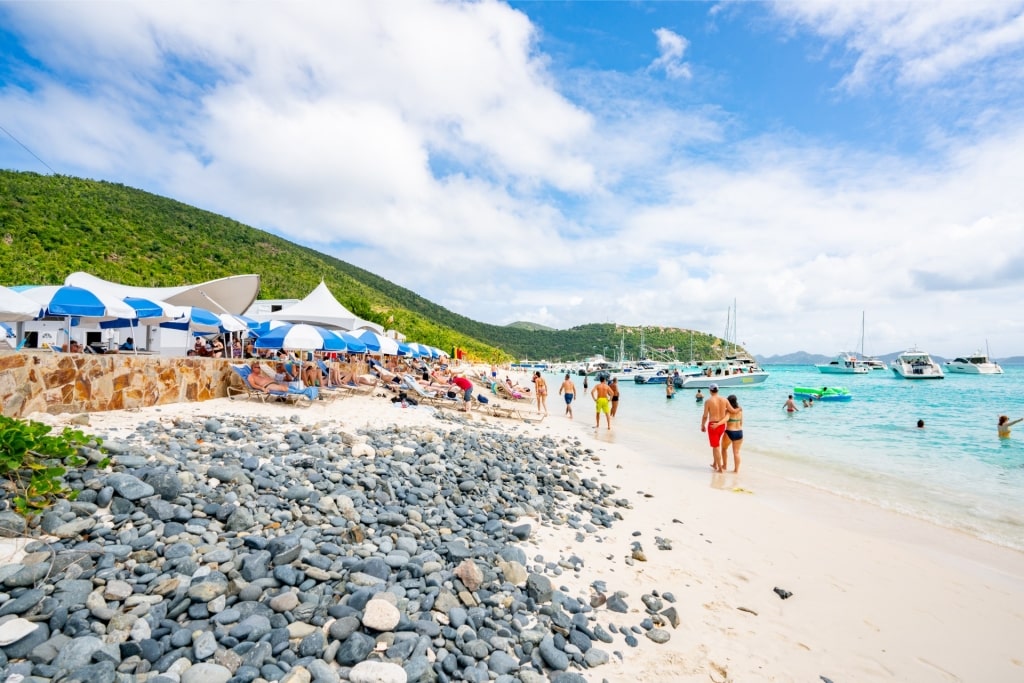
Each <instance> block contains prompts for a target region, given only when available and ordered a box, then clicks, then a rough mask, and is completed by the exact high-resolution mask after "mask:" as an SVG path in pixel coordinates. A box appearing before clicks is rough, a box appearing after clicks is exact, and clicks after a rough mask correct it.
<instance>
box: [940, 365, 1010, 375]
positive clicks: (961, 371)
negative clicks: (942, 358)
mask: <svg viewBox="0 0 1024 683" xmlns="http://www.w3.org/2000/svg"><path fill="white" fill-rule="evenodd" d="M946 372H948V373H950V374H951V375H1001V374H1003V369H1002V368H1000V367H998V366H997V367H995V368H981V367H978V366H976V365H973V366H970V367H960V366H954V365H947V366H946Z"/></svg>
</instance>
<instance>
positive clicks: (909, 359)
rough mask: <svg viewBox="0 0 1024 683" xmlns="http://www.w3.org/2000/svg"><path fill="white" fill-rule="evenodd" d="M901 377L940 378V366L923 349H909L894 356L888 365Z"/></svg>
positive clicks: (941, 376)
mask: <svg viewBox="0 0 1024 683" xmlns="http://www.w3.org/2000/svg"><path fill="white" fill-rule="evenodd" d="M890 367H891V368H892V371H893V372H894V373H896V375H898V376H899V377H902V378H903V379H942V378H943V377H945V374H944V373H943V372H942V368H941V367H940V366H939V364H938V363H936V362H935V361H934V360H932V357H931V356H929V355H928V354H927V353H925V352H924V351H921V350H919V349H910V350H908V351H904V352H903V353H901V354H900V355H898V356H897V357H896V360H894V361H893V362H892V365H891V366H890Z"/></svg>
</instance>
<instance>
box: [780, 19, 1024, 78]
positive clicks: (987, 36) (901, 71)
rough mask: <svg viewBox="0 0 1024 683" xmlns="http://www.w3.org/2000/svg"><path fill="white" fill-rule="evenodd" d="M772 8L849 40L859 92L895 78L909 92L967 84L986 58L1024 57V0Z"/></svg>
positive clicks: (825, 33)
mask: <svg viewBox="0 0 1024 683" xmlns="http://www.w3.org/2000/svg"><path fill="white" fill-rule="evenodd" d="M773 9H774V11H775V12H776V13H777V14H778V15H780V16H781V17H783V18H785V19H787V20H790V21H793V22H794V23H796V24H797V25H800V26H804V27H807V28H809V29H811V30H812V31H815V32H817V33H819V34H820V35H822V36H824V37H826V38H829V39H832V40H838V41H841V42H843V43H844V44H845V45H846V47H847V49H848V50H849V51H850V52H851V53H852V54H853V55H854V59H855V63H854V65H853V67H852V69H851V70H850V72H849V73H848V74H847V76H846V78H845V79H844V84H845V85H846V86H847V87H849V88H853V89H859V88H866V87H872V86H874V85H875V83H876V81H877V80H878V79H879V78H886V79H887V78H890V77H894V78H895V80H896V82H897V83H898V84H901V85H904V86H911V87H921V86H927V85H931V84H934V83H937V82H940V81H942V80H944V79H947V78H955V79H957V80H961V79H964V78H965V76H966V74H965V71H966V70H970V69H974V68H977V67H978V66H979V65H981V64H983V63H984V62H986V61H987V60H991V59H993V58H997V57H1001V56H1011V57H1013V59H1014V60H1015V61H1016V62H1017V63H1018V64H1020V61H1021V59H1022V57H1024V2H1021V0H973V1H972V2H961V1H960V0H940V1H938V2H915V1H913V0H902V1H897V2H875V1H874V0H785V1H783V2H776V3H774V5H773Z"/></svg>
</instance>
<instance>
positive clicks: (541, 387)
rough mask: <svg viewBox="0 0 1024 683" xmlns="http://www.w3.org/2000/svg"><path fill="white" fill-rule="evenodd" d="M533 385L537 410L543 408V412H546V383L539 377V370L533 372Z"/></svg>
mask: <svg viewBox="0 0 1024 683" xmlns="http://www.w3.org/2000/svg"><path fill="white" fill-rule="evenodd" d="M533 386H534V391H536V392H537V412H538V413H539V412H540V411H541V409H543V410H544V414H545V415H547V414H548V383H547V382H545V381H544V378H543V377H541V374H540V370H537V371H536V372H534V373H533Z"/></svg>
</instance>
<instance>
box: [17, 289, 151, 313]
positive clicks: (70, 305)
mask: <svg viewBox="0 0 1024 683" xmlns="http://www.w3.org/2000/svg"><path fill="white" fill-rule="evenodd" d="M21 293H22V294H24V295H25V296H26V297H28V298H29V299H32V300H33V301H35V302H36V303H38V304H41V305H42V307H43V308H44V309H46V314H47V315H51V316H62V317H65V318H97V319H100V318H125V319H135V318H138V315H137V314H136V313H135V309H134V308H132V307H131V306H129V305H128V304H126V303H125V302H124V301H122V300H121V299H119V298H117V297H116V296H112V295H110V294H107V293H105V292H98V291H95V290H92V289H85V288H84V287H75V286H73V285H44V286H41V287H29V288H27V289H25V290H23V291H22V292H21Z"/></svg>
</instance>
